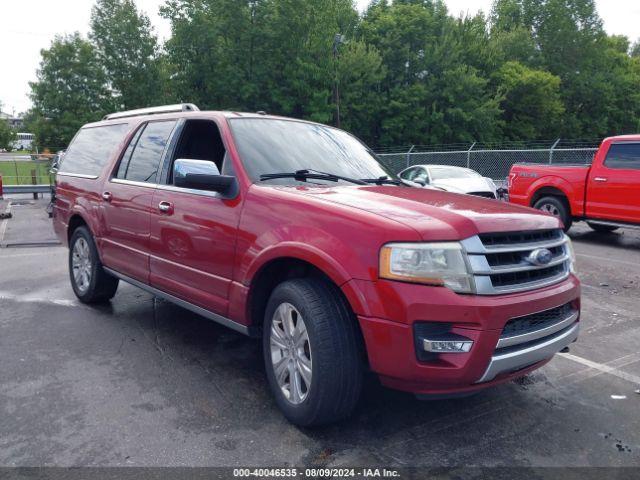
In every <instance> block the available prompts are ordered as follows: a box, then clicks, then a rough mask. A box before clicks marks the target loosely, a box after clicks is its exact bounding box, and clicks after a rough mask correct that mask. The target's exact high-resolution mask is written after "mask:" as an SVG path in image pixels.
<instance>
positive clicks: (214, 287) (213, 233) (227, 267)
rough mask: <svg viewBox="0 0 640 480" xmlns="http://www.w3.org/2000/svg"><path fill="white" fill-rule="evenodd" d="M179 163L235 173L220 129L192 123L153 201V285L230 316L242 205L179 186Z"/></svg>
mask: <svg viewBox="0 0 640 480" xmlns="http://www.w3.org/2000/svg"><path fill="white" fill-rule="evenodd" d="M177 158H187V159H192V160H208V161H211V162H214V163H215V164H216V165H217V167H218V170H219V171H221V172H222V173H223V174H225V175H233V174H234V172H233V168H232V165H231V159H230V158H229V155H228V154H227V153H226V148H225V145H224V142H223V140H222V137H221V135H220V130H219V128H218V125H217V124H216V123H215V122H214V121H212V120H187V121H186V122H185V124H184V126H183V127H182V131H181V132H180V134H179V139H178V141H177V143H176V147H175V151H174V152H173V153H172V155H171V157H170V158H167V160H166V168H165V171H164V173H163V179H162V181H161V184H160V185H158V189H157V190H156V191H155V194H154V197H153V206H152V208H151V263H150V265H151V267H150V268H151V276H150V283H151V285H152V286H154V287H156V288H158V289H160V290H163V291H165V292H167V293H170V294H172V295H174V296H177V297H179V298H182V299H184V300H187V301H189V302H190V303H194V304H196V305H198V306H200V307H203V308H206V309H207V310H210V311H212V312H215V313H217V314H219V315H223V316H227V313H228V312H227V311H228V303H229V302H228V296H229V287H230V284H231V279H232V277H233V261H234V255H235V245H236V235H237V228H238V223H239V220H240V213H241V208H242V202H241V199H240V197H236V198H234V199H231V200H229V199H223V198H221V197H220V195H219V194H217V193H215V192H210V191H204V190H202V191H200V190H192V189H187V188H180V187H176V186H175V185H173V178H172V174H171V173H172V170H173V161H174V160H175V159H177Z"/></svg>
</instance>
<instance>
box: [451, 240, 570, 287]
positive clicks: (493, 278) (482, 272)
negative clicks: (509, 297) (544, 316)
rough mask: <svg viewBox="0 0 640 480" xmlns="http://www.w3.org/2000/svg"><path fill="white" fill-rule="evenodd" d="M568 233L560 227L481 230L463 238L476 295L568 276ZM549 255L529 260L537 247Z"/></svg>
mask: <svg viewBox="0 0 640 480" xmlns="http://www.w3.org/2000/svg"><path fill="white" fill-rule="evenodd" d="M567 241H568V239H567V236H566V235H565V234H564V233H563V232H562V230H560V229H553V230H536V231H528V232H504V233H502V232H501V233H490V234H481V235H477V236H474V237H471V238H468V239H466V240H464V241H463V242H462V244H463V246H464V248H465V250H466V252H467V256H468V259H469V264H470V267H471V270H472V271H473V273H474V280H475V284H476V292H477V293H478V294H479V295H499V294H504V293H513V292H521V291H525V290H533V289H536V288H542V287H545V286H548V285H552V284H554V283H557V282H560V281H562V280H564V279H565V278H567V277H568V276H569V272H570V267H571V259H570V255H569V249H568V247H567ZM541 248H544V249H547V250H549V251H550V253H551V259H550V261H549V262H548V263H546V264H543V265H534V264H533V263H531V262H530V261H528V257H529V255H530V254H531V253H532V252H533V251H534V250H537V249H541Z"/></svg>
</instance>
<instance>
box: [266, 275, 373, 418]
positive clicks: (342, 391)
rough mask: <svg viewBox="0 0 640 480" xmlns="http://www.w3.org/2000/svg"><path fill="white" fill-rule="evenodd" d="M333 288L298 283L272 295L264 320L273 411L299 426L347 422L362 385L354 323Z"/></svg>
mask: <svg viewBox="0 0 640 480" xmlns="http://www.w3.org/2000/svg"><path fill="white" fill-rule="evenodd" d="M352 317H353V316H352V314H351V312H350V310H349V306H348V305H347V304H346V302H345V300H344V299H343V298H342V296H341V295H340V292H339V291H338V290H337V288H336V287H335V286H333V285H331V284H329V283H328V282H325V281H322V280H319V279H311V278H303V279H295V280H288V281H286V282H284V283H281V284H280V285H278V286H277V287H276V289H275V290H274V291H273V293H272V295H271V298H270V299H269V303H268V305H267V308H266V313H265V319H264V326H263V330H264V334H263V351H264V360H265V367H266V371H267V379H268V381H269V386H270V388H271V391H272V392H273V394H274V396H275V399H276V402H277V404H278V407H279V408H280V410H282V412H283V413H284V415H285V417H286V418H287V419H288V420H289V421H290V422H292V423H294V424H296V425H299V426H315V425H321V424H326V423H331V422H335V421H337V420H340V419H342V418H345V417H347V416H348V415H349V414H350V413H351V412H352V411H353V409H354V407H355V405H356V403H357V402H358V399H359V396H360V389H361V386H362V371H363V367H362V360H361V355H360V353H361V352H360V344H359V339H358V335H357V330H356V325H355V321H354V319H353V318H352Z"/></svg>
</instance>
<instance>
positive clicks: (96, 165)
mask: <svg viewBox="0 0 640 480" xmlns="http://www.w3.org/2000/svg"><path fill="white" fill-rule="evenodd" d="M127 129H128V124H126V123H119V124H117V125H105V126H103V127H87V128H83V129H82V130H80V131H79V132H78V134H77V135H76V137H75V138H74V139H73V142H71V145H69V149H68V150H67V153H66V154H65V155H64V159H63V160H62V164H61V165H60V169H59V172H60V173H75V174H81V175H95V176H98V175H100V172H102V169H103V168H104V166H105V165H106V164H107V162H108V161H109V159H110V158H111V156H112V155H113V154H114V153H115V151H116V148H117V147H118V145H119V144H120V142H121V141H122V139H123V138H124V136H125V134H126V133H127Z"/></svg>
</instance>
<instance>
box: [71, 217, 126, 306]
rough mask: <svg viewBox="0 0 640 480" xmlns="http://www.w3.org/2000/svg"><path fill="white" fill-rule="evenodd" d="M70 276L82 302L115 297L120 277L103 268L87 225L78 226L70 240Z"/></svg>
mask: <svg viewBox="0 0 640 480" xmlns="http://www.w3.org/2000/svg"><path fill="white" fill-rule="evenodd" d="M69 278H70V280H71V287H72V288H73V292H74V293H75V294H76V297H78V300H80V301H81V302H82V303H99V302H105V301H108V300H110V299H111V298H113V296H114V295H115V294H116V290H117V289H118V279H117V278H115V277H112V276H111V275H109V274H108V273H107V272H105V271H104V268H102V263H100V257H99V255H98V249H97V248H96V244H95V242H94V241H93V236H92V235H91V232H89V229H88V228H87V227H78V228H76V229H75V230H74V231H73V234H72V235H71V240H70V241H69Z"/></svg>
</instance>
